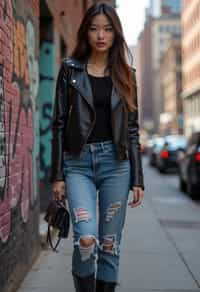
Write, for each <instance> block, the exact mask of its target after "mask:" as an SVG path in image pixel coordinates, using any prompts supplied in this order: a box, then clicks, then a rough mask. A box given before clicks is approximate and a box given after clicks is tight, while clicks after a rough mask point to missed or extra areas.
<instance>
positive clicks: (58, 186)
mask: <svg viewBox="0 0 200 292" xmlns="http://www.w3.org/2000/svg"><path fill="white" fill-rule="evenodd" d="M52 191H53V195H54V198H55V200H59V201H60V200H61V199H62V195H63V194H64V191H65V182H64V181H55V182H54V183H53V185H52Z"/></svg>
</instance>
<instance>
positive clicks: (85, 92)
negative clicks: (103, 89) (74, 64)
mask: <svg viewBox="0 0 200 292" xmlns="http://www.w3.org/2000/svg"><path fill="white" fill-rule="evenodd" d="M86 64H87V61H86V62H84V63H83V64H81V67H80V68H79V69H81V70H79V69H78V70H77V69H75V68H73V70H72V74H71V77H70V81H69V82H70V84H71V85H72V86H73V87H74V88H76V89H77V90H78V91H79V93H80V94H81V96H82V97H83V98H84V99H85V100H86V101H87V103H88V104H89V105H90V106H91V107H92V109H93V110H95V108H94V100H93V93H92V87H91V84H90V80H89V77H88V74H87V71H86ZM120 102H121V98H120V97H119V95H118V94H117V92H116V89H115V86H114V85H113V86H112V91H111V110H112V111H113V110H114V109H115V108H116V106H117V105H118V103H120Z"/></svg>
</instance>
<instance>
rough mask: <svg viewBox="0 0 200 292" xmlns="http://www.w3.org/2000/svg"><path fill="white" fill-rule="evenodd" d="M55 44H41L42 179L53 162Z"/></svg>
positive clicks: (47, 173) (44, 42) (42, 179)
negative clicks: (51, 128)
mask: <svg viewBox="0 0 200 292" xmlns="http://www.w3.org/2000/svg"><path fill="white" fill-rule="evenodd" d="M53 60H54V44H53V43H52V42H50V41H48V42H47V41H43V42H42V43H41V46H40V89H39V108H40V179H41V182H42V181H44V183H45V180H46V179H48V176H49V168H50V163H51V141H50V140H51V130H50V124H51V117H52V110H53V109H52V104H53V103H54V101H53V92H54V62H53Z"/></svg>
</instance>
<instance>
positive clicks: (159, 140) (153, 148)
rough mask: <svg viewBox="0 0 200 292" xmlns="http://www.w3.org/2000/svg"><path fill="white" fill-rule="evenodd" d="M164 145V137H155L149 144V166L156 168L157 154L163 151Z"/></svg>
mask: <svg viewBox="0 0 200 292" xmlns="http://www.w3.org/2000/svg"><path fill="white" fill-rule="evenodd" d="M163 144H164V138H163V137H154V138H152V139H151V140H149V142H148V156H149V164H150V165H151V166H156V154H157V153H158V152H159V150H160V149H161V147H162V145H163Z"/></svg>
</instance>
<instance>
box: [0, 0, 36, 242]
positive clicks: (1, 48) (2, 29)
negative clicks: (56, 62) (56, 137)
mask: <svg viewBox="0 0 200 292" xmlns="http://www.w3.org/2000/svg"><path fill="white" fill-rule="evenodd" d="M0 34H1V35H0V38H1V40H2V41H1V42H0V66H1V67H0V68H1V69H0V76H1V77H0V80H1V82H0V84H1V87H0V111H1V119H0V186H1V188H0V239H1V240H2V241H3V242H5V241H7V239H8V236H9V233H10V228H11V212H12V209H13V208H15V207H16V206H17V205H18V204H20V209H21V215H22V220H23V221H24V222H27V220H28V218H29V210H30V206H31V205H33V204H34V202H35V199H36V195H37V183H36V182H37V178H36V167H37V161H38V153H39V151H38V149H37V147H35V146H36V140H37V137H39V135H38V130H37V123H38V117H37V116H38V114H37V93H38V63H37V58H36V52H35V51H36V47H35V45H36V38H35V32H34V26H33V24H32V22H31V21H30V20H28V21H27V22H26V23H24V22H23V21H22V20H20V19H15V18H14V17H13V11H12V3H11V0H7V1H3V3H2V4H1V5H0ZM35 113H36V118H35ZM35 137H36V138H35Z"/></svg>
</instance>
